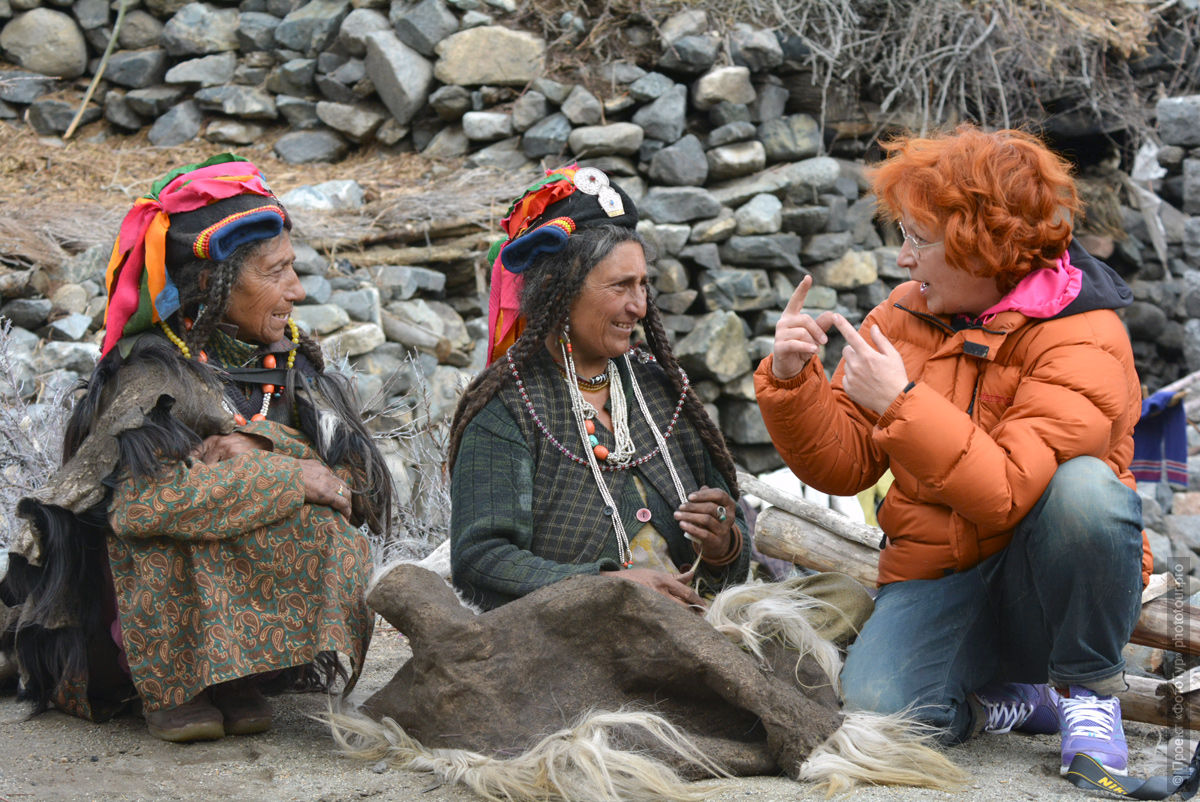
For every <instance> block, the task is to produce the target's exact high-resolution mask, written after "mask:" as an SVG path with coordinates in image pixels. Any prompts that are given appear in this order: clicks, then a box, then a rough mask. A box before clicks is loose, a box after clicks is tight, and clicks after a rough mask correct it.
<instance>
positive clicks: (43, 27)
mask: <svg viewBox="0 0 1200 802" xmlns="http://www.w3.org/2000/svg"><path fill="white" fill-rule="evenodd" d="M235 13H236V12H235ZM0 50H3V51H4V52H5V54H6V56H7V58H9V59H11V60H12V61H13V62H14V63H15V64H17V65H18V66H19V67H22V68H23V69H26V70H32V71H33V72H36V73H40V74H42V75H51V76H54V77H56V78H77V77H79V76H80V75H83V73H84V71H85V70H86V69H87V42H85V41H84V38H83V33H82V32H80V30H79V26H77V25H76V24H75V20H73V19H71V17H70V16H69V15H67V14H64V13H62V12H61V11H54V10H53V9H49V8H35V9H33V10H32V11H26V12H25V13H23V14H18V15H17V16H16V17H14V18H13V19H11V20H9V22H8V23H7V24H6V25H5V26H4V28H3V29H2V30H0Z"/></svg>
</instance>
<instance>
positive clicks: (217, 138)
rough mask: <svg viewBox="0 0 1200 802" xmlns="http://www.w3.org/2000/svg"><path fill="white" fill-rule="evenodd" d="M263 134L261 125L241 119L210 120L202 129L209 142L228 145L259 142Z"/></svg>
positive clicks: (264, 133) (263, 129)
mask: <svg viewBox="0 0 1200 802" xmlns="http://www.w3.org/2000/svg"><path fill="white" fill-rule="evenodd" d="M265 135H266V129H265V128H264V127H263V126H261V125H256V124H255V123H246V122H242V121H241V120H227V119H220V120H212V121H211V122H209V124H208V125H207V126H206V127H205V129H204V138H205V139H207V140H208V141H209V142H221V143H225V144H229V145H243V146H244V145H253V144H255V143H257V142H261V141H262V138H263V136H265Z"/></svg>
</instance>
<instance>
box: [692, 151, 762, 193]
mask: <svg viewBox="0 0 1200 802" xmlns="http://www.w3.org/2000/svg"><path fill="white" fill-rule="evenodd" d="M706 158H707V159H708V174H709V176H710V177H711V178H712V179H713V180H714V181H723V180H726V179H730V178H737V177H739V176H745V175H750V174H752V173H757V172H758V171H759V170H761V169H762V168H763V167H765V166H766V165H767V153H766V151H765V150H764V149H763V145H762V143H761V142H758V141H757V140H749V141H746V142H737V143H735V144H732V145H722V146H721V147H719V148H713V149H712V150H710V151H708V153H707V154H706ZM759 194H762V193H759Z"/></svg>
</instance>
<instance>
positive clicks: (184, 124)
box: [126, 95, 204, 147]
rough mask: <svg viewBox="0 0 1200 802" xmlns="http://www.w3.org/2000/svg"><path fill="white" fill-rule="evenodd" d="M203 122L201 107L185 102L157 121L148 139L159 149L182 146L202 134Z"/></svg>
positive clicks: (173, 107)
mask: <svg viewBox="0 0 1200 802" xmlns="http://www.w3.org/2000/svg"><path fill="white" fill-rule="evenodd" d="M126 97H128V95H126ZM203 122H204V118H203V116H202V115H201V114H200V109H199V107H197V106H196V104H195V103H194V102H193V101H191V100H185V101H183V102H182V103H180V104H178V105H176V106H172V107H171V109H170V110H169V111H167V113H166V114H164V115H162V116H161V117H159V118H158V119H157V120H155V121H154V125H152V126H150V130H149V131H148V132H147V133H146V138H147V139H149V140H150V144H152V145H156V146H158V147H170V146H171V145H182V144H183V143H184V142H188V141H190V140H192V139H195V138H196V137H197V136H198V135H199V134H200V126H201V124H202V123H203Z"/></svg>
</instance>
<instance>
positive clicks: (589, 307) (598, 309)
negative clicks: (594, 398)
mask: <svg viewBox="0 0 1200 802" xmlns="http://www.w3.org/2000/svg"><path fill="white" fill-rule="evenodd" d="M648 284H649V280H648V278H647V276H646V254H645V252H644V251H643V250H642V246H641V245H640V244H639V243H636V242H622V243H620V244H619V245H617V247H615V248H613V250H612V252H611V253H610V254H609V255H608V256H606V257H604V259H603V260H601V261H600V262H599V263H598V264H597V265H596V266H595V267H594V268H592V272H590V273H588V276H587V278H586V279H585V280H584V282H583V290H582V291H581V292H580V293H579V296H578V297H577V298H576V299H575V302H574V303H572V304H571V318H570V320H571V347H572V349H573V351H574V356H575V365H576V367H577V368H578V370H579V373H580V375H587V376H591V375H594V374H597V373H599V372H601V371H602V370H604V367H605V365H606V364H607V361H608V360H609V359H611V358H613V357H618V356H620V355H621V354H623V353H625V352H626V351H628V350H629V338H630V336H631V335H632V334H633V327H634V325H635V324H636V323H637V322H638V321H639V320H641V319H642V318H643V317H645V316H646V303H647V301H646V292H647V285H648Z"/></svg>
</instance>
